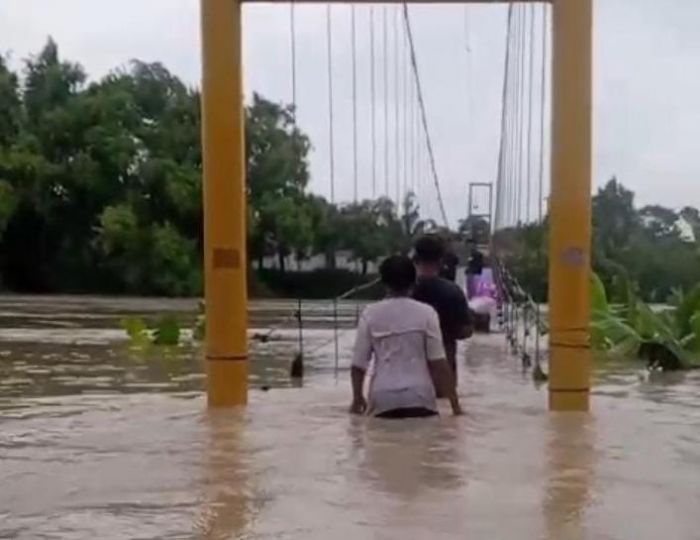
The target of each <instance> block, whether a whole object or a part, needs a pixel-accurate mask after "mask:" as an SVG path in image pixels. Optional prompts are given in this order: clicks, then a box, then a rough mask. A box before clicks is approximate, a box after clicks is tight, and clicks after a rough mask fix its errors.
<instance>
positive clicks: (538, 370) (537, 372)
mask: <svg viewBox="0 0 700 540" xmlns="http://www.w3.org/2000/svg"><path fill="white" fill-rule="evenodd" d="M548 14H549V11H548V9H547V6H546V4H542V43H541V46H542V66H541V72H540V147H539V150H540V152H539V174H538V176H539V178H538V190H537V197H538V198H537V223H538V225H539V227H540V229H542V228H543V227H544V218H543V212H542V203H543V197H544V154H545V139H544V127H545V116H546V114H547V113H546V108H545V107H546V98H547V91H546V88H547V87H546V84H547V61H548V57H547V33H548V22H549V21H548ZM537 260H538V266H539V267H542V266H544V246H543V245H541V244H540V245H538V246H537ZM535 309H536V313H535V317H536V318H537V326H536V328H535V366H534V370H533V376H537V377H538V378H539V379H540V380H543V379H545V378H546V375H545V374H544V372H543V371H542V366H541V351H540V336H541V335H542V332H543V328H542V313H541V308H540V301H538V302H537V303H536V305H535Z"/></svg>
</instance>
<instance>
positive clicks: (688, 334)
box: [590, 274, 700, 370]
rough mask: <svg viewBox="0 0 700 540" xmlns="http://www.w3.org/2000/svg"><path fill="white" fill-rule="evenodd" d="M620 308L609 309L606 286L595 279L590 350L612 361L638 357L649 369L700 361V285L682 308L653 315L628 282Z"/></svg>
mask: <svg viewBox="0 0 700 540" xmlns="http://www.w3.org/2000/svg"><path fill="white" fill-rule="evenodd" d="M620 279H622V280H624V281H625V288H626V291H627V292H626V298H625V299H624V300H625V301H624V303H623V304H622V305H611V304H610V303H609V302H608V297H607V294H606V291H605V287H604V285H603V283H602V281H601V280H600V278H599V277H598V276H597V275H596V274H592V275H591V313H592V316H591V327H590V328H591V345H592V346H593V348H594V349H595V350H598V351H601V352H603V353H605V355H606V356H609V357H613V358H637V359H644V360H646V361H647V363H648V365H649V367H651V368H660V369H664V370H666V369H668V370H673V369H687V368H691V367H695V366H696V365H699V364H700V362H699V361H698V360H700V284H699V285H698V286H696V287H695V288H694V289H693V290H692V291H691V292H690V293H689V294H688V295H687V296H680V297H679V304H678V305H677V306H675V307H671V308H669V309H663V310H659V311H655V310H653V309H652V308H651V307H650V306H649V305H647V304H645V303H644V302H642V301H641V300H640V299H639V297H638V295H637V293H636V289H635V287H634V286H633V285H632V284H631V282H630V280H629V279H628V278H627V277H626V276H624V275H622V276H620Z"/></svg>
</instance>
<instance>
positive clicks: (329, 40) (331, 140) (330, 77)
mask: <svg viewBox="0 0 700 540" xmlns="http://www.w3.org/2000/svg"><path fill="white" fill-rule="evenodd" d="M326 46H327V49H328V154H329V158H330V163H329V165H330V181H331V202H333V203H334V202H335V144H334V135H335V134H334V127H335V123H334V121H333V38H332V20H331V4H327V5H326Z"/></svg>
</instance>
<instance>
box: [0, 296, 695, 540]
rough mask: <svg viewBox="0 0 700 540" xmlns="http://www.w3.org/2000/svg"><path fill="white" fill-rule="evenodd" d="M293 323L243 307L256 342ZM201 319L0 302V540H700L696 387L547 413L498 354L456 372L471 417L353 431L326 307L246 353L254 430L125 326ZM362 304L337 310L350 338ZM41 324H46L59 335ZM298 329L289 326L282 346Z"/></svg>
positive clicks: (689, 381)
mask: <svg viewBox="0 0 700 540" xmlns="http://www.w3.org/2000/svg"><path fill="white" fill-rule="evenodd" d="M293 307H294V306H293V304H290V303H287V302H280V301H275V302H269V303H266V302H264V303H258V304H254V305H253V306H251V320H252V321H254V322H253V326H255V327H256V328H266V327H269V326H271V325H273V324H275V323H276V322H279V321H282V320H286V319H287V316H288V314H289V312H290V310H291V309H292V308H293ZM195 308H196V306H195V304H194V303H192V302H186V301H185V302H180V301H175V302H169V301H168V302H163V301H159V300H148V301H141V300H137V299H133V300H120V301H111V300H105V299H76V298H59V299H46V298H31V299H28V300H24V299H17V298H12V299H7V302H4V303H3V310H2V312H1V313H0V322H1V323H2V325H3V327H4V328H3V329H1V330H0V482H2V489H1V490H0V538H19V539H35V538H51V539H53V538H61V539H64V538H65V539H82V538H118V539H121V538H124V539H131V538H202V539H254V538H265V539H267V538H273V539H304V540H315V539H318V540H321V539H323V540H327V539H328V538H335V539H338V540H342V539H346V538H348V539H350V538H352V539H353V540H354V539H365V538H367V539H370V538H371V539H380V540H384V539H387V540H389V539H396V538H401V539H404V538H416V539H422V538H431V539H438V540H440V539H454V538H499V539H500V538H514V537H518V538H524V539H525V538H533V539H534V538H537V539H540V538H546V539H552V540H554V539H557V540H558V539H565V540H568V539H595V540H598V539H627V538H634V539H646V538H649V539H652V538H653V539H654V540H657V539H658V537H660V536H663V537H664V538H668V539H694V538H697V537H698V533H697V525H698V519H697V517H696V514H697V508H698V505H700V476H699V475H697V474H695V471H696V470H697V468H698V466H700V429H698V428H699V427H700V415H699V414H698V407H700V397H698V395H699V392H698V389H699V388H700V379H699V375H700V374H697V373H688V374H681V375H674V376H671V377H667V376H658V375H655V376H653V377H648V376H641V375H640V374H639V372H638V371H637V370H634V369H631V368H630V366H626V365H617V366H605V369H601V370H599V371H598V373H597V376H596V377H597V380H596V391H595V396H594V400H593V403H594V411H593V413H592V414H590V415H577V414H550V413H548V412H546V410H545V407H546V395H545V391H546V389H544V388H541V389H535V388H534V387H533V386H532V383H531V380H530V378H529V376H528V375H524V374H522V372H521V371H520V369H519V362H518V361H516V360H514V359H512V358H509V357H507V356H505V355H504V347H503V345H504V344H503V339H502V337H501V336H497V335H493V336H485V337H484V336H482V337H478V338H476V339H474V340H473V341H472V342H471V343H470V344H469V345H468V347H467V350H466V351H465V355H464V358H463V360H462V362H461V363H460V393H461V394H462V400H463V403H464V406H465V409H466V410H467V411H468V416H467V417H465V418H452V417H450V416H449V415H447V414H445V415H443V416H442V417H441V418H436V419H426V420H409V421H387V420H375V419H372V420H368V419H361V418H351V417H349V416H348V415H347V414H346V407H347V405H348V398H349V384H348V381H347V373H346V368H347V365H348V362H349V346H350V344H351V341H352V332H345V330H343V332H341V336H340V352H341V354H340V357H339V359H338V361H339V365H340V368H341V369H340V371H339V372H337V373H336V371H335V369H334V365H335V358H334V346H333V342H332V331H331V330H330V328H329V320H330V318H331V313H330V309H329V306H325V305H323V304H321V303H313V304H310V305H309V307H308V315H309V321H310V322H307V323H306V326H307V328H308V332H306V333H305V343H304V346H305V349H306V350H307V351H313V352H311V353H310V356H309V358H308V369H307V373H308V377H307V379H306V380H305V382H304V386H303V387H302V388H291V387H290V385H289V382H288V379H287V370H288V367H289V362H290V360H291V357H292V356H293V353H294V351H295V350H296V347H297V346H298V344H297V343H296V329H295V328H294V327H293V324H294V323H293V321H292V322H291V323H289V322H287V326H285V327H284V328H283V329H281V331H280V332H278V333H276V334H275V335H274V337H273V339H271V340H270V341H269V342H267V343H259V342H254V343H253V359H254V362H253V365H252V368H253V369H252V375H251V383H252V385H253V386H254V387H260V386H270V387H272V389H271V390H270V391H269V392H262V391H255V390H254V391H252V392H251V405H250V407H248V408H247V409H246V410H227V411H207V410H206V408H205V406H204V403H205V400H204V399H203V396H202V393H201V386H202V382H203V381H202V361H201V354H200V352H199V350H198V347H197V346H196V345H195V344H191V343H190V344H186V345H183V346H182V347H178V348H176V349H173V350H169V351H164V350H158V351H156V350H151V351H149V352H147V353H143V352H137V351H134V350H131V349H130V348H129V347H128V344H127V343H125V342H124V341H123V340H122V339H121V332H120V331H119V330H117V327H118V322H119V319H120V318H121V317H122V316H123V315H124V314H139V315H146V316H149V314H150V315H151V316H153V315H155V314H156V313H158V312H161V311H164V310H167V311H171V312H173V313H176V314H178V316H180V317H182V318H183V320H187V319H188V317H189V318H191V317H192V313H194V310H195ZM354 316H355V306H353V305H345V306H342V309H341V316H340V319H341V321H342V324H343V328H344V329H346V328H351V327H352V322H353V320H354ZM47 321H50V323H48V322H47ZM290 324H291V326H290Z"/></svg>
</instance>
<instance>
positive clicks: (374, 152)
mask: <svg viewBox="0 0 700 540" xmlns="http://www.w3.org/2000/svg"><path fill="white" fill-rule="evenodd" d="M369 69H370V72H369V85H370V90H369V93H370V117H371V120H372V127H371V132H372V137H371V145H372V198H376V197H377V96H376V80H375V52H374V6H370V8H369Z"/></svg>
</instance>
